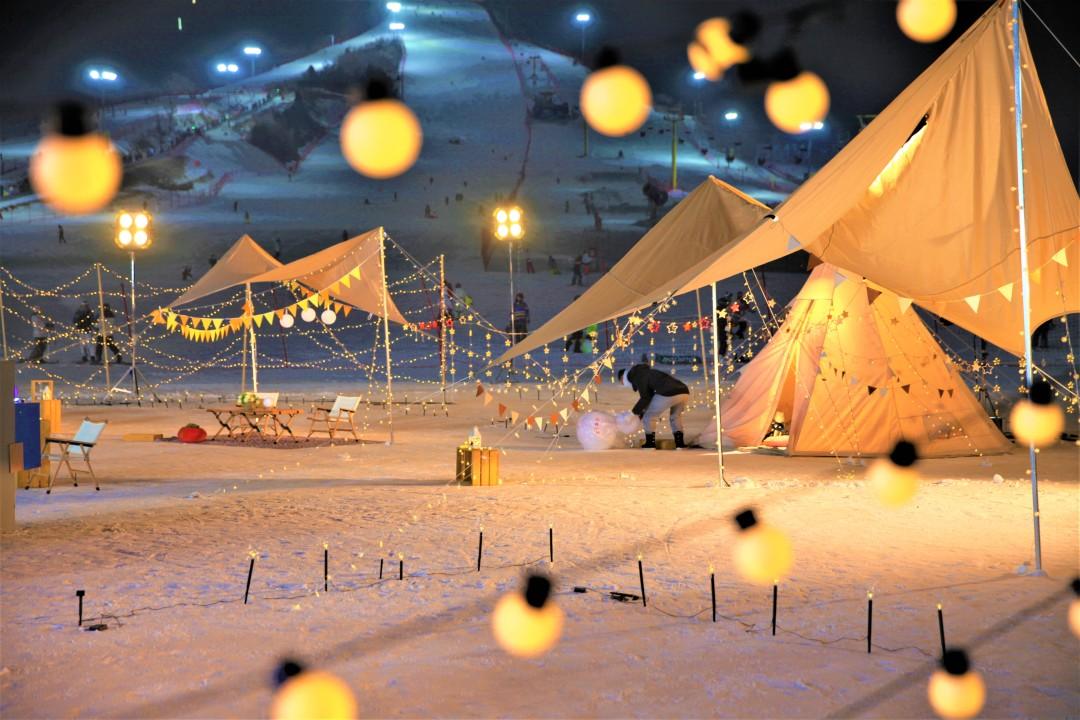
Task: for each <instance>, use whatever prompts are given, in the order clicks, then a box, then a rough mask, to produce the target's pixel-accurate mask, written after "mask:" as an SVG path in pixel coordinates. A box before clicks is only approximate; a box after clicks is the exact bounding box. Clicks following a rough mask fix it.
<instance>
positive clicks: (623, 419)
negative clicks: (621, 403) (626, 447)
mask: <svg viewBox="0 0 1080 720" xmlns="http://www.w3.org/2000/svg"><path fill="white" fill-rule="evenodd" d="M615 427H616V428H618V430H619V432H621V433H622V434H623V435H633V434H634V433H636V432H638V431H639V430H641V418H639V417H638V416H637V415H635V414H634V413H632V412H630V411H629V410H625V411H623V412H621V413H617V414H616V415H615Z"/></svg>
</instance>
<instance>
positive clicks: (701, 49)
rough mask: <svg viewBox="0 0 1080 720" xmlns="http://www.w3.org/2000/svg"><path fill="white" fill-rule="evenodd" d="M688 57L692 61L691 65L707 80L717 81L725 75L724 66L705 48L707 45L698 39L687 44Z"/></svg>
mask: <svg viewBox="0 0 1080 720" xmlns="http://www.w3.org/2000/svg"><path fill="white" fill-rule="evenodd" d="M686 59H687V60H688V61H689V62H690V67H691V68H693V69H694V72H699V73H701V74H702V75H704V76H705V79H706V80H712V81H713V82H715V81H717V80H719V79H720V78H721V77H723V75H724V68H722V67H721V66H720V63H718V62H716V61H715V60H713V58H712V55H710V54H709V51H708V50H706V49H705V46H704V45H702V44H701V43H699V42H697V41H695V42H692V43H690V44H689V45H687V46H686Z"/></svg>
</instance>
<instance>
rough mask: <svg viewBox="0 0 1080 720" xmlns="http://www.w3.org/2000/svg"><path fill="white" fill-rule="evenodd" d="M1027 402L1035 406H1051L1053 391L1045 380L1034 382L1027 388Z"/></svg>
mask: <svg viewBox="0 0 1080 720" xmlns="http://www.w3.org/2000/svg"><path fill="white" fill-rule="evenodd" d="M1028 400H1030V401H1031V402H1032V403H1033V404H1035V405H1051V404H1053V402H1054V389H1053V388H1052V387H1050V383H1048V382H1046V381H1045V380H1036V381H1035V382H1033V383H1031V387H1030V388H1028Z"/></svg>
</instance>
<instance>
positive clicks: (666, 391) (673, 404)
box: [619, 363, 690, 448]
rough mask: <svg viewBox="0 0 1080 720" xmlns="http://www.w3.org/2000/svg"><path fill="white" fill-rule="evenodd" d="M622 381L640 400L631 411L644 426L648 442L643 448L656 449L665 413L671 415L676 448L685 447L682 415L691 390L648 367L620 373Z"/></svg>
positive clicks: (639, 366) (634, 368)
mask: <svg viewBox="0 0 1080 720" xmlns="http://www.w3.org/2000/svg"><path fill="white" fill-rule="evenodd" d="M619 381H620V382H621V383H622V384H623V385H625V386H626V387H628V388H631V389H632V390H634V391H635V392H637V394H638V395H640V396H641V397H640V399H639V400H638V401H637V404H636V405H634V408H633V410H632V412H633V413H634V414H635V415H637V416H638V417H640V418H641V420H642V424H643V425H644V426H645V442H644V443H643V444H642V446H641V447H643V448H655V447H656V423H657V420H659V419H660V415H661V414H662V413H664V412H665V411H667V413H668V420H669V422H670V423H671V431H672V432H673V433H674V435H675V447H677V448H684V447H686V443H685V441H684V439H683V426H682V414H683V411H684V410H685V409H686V405H687V403H688V402H689V401H690V388H688V387H686V385H685V384H683V383H682V382H681V381H679V380H676V379H675V378H673V377H672V376H670V375H668V374H667V373H665V372H660V371H659V370H656V369H653V368H651V367H649V366H648V365H646V364H645V363H640V364H638V365H634V366H633V367H632V368H630V369H629V370H626V369H622V370H619Z"/></svg>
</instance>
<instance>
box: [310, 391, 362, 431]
mask: <svg viewBox="0 0 1080 720" xmlns="http://www.w3.org/2000/svg"><path fill="white" fill-rule="evenodd" d="M359 407H360V398H358V397H352V396H349V395H338V396H337V399H335V400H334V405H333V407H329V408H325V407H317V408H315V409H314V410H313V411H312V413H311V414H310V415H308V420H309V421H310V422H311V427H310V429H309V430H308V434H307V436H308V437H311V436H312V434H313V433H326V434H327V435H329V436H330V439H331V440H333V439H334V433H336V432H349V433H351V434H352V436H353V439H354V440H359V439H360V436H359V435H357V434H356V423H355V420H354V416H355V415H356V411H357V409H358V408H359Z"/></svg>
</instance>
